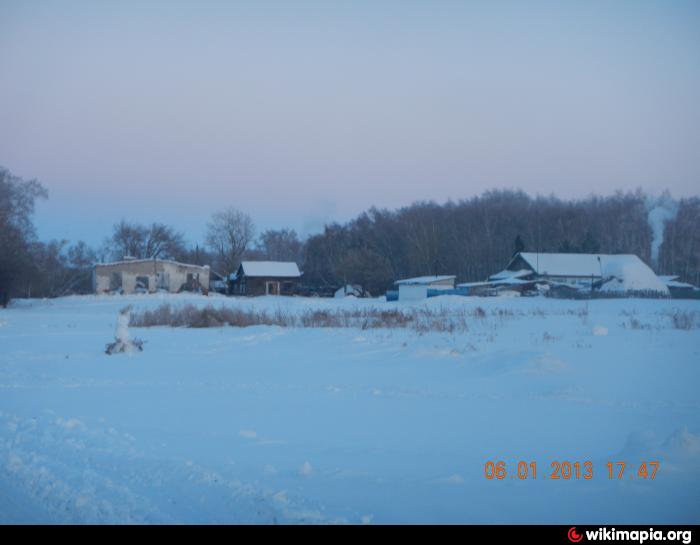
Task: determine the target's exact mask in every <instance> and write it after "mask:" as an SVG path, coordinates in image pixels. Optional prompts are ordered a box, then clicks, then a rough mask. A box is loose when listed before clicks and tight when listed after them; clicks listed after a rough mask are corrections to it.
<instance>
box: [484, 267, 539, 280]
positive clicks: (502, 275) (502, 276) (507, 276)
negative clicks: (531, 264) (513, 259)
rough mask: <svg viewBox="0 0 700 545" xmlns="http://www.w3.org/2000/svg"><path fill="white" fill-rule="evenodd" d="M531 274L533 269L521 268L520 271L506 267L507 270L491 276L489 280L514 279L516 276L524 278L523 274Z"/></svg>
mask: <svg viewBox="0 0 700 545" xmlns="http://www.w3.org/2000/svg"><path fill="white" fill-rule="evenodd" d="M531 274H532V271H529V270H527V269H520V270H519V271H509V270H507V269H506V270H505V271H501V272H499V273H496V274H493V275H491V276H489V280H513V279H515V278H522V277H523V276H529V275H531Z"/></svg>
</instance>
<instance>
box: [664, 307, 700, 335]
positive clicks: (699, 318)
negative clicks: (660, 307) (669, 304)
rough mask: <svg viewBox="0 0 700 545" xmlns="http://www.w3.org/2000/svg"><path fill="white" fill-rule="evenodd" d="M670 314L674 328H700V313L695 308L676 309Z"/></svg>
mask: <svg viewBox="0 0 700 545" xmlns="http://www.w3.org/2000/svg"><path fill="white" fill-rule="evenodd" d="M668 314H669V316H670V317H671V323H672V324H673V328H674V329H682V330H684V331H689V330H691V329H700V313H699V312H697V311H695V310H674V311H672V312H669V313H668Z"/></svg>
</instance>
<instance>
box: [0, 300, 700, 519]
mask: <svg viewBox="0 0 700 545" xmlns="http://www.w3.org/2000/svg"><path fill="white" fill-rule="evenodd" d="M164 300H165V301H169V302H172V303H175V304H177V303H178V302H184V301H187V302H192V303H194V304H198V305H199V304H201V305H204V304H209V303H215V304H217V305H218V304H225V305H243V306H254V307H256V308H266V309H268V310H271V311H274V310H276V309H277V308H282V309H284V310H285V311H288V312H298V311H300V310H303V309H305V308H310V307H319V308H339V307H340V308H351V307H353V306H362V305H364V306H377V307H381V308H387V307H390V306H394V307H399V308H403V307H402V305H405V304H401V303H386V302H383V301H378V300H369V301H368V300H353V299H346V300H340V301H338V300H319V299H302V298H279V297H263V298H257V299H245V300H241V299H226V298H214V297H212V298H205V297H198V296H133V297H109V296H104V297H69V298H63V299H57V300H51V301H38V300H34V301H19V302H17V303H16V304H15V305H14V306H13V307H11V308H9V309H7V310H0V522H147V523H149V522H156V523H157V522H205V523H208V522H262V523H274V522H280V523H286V522H291V523H305V522H313V523H316V522H318V523H332V522H349V523H387V522H465V523H492V522H508V523H532V522H544V523H567V524H568V523H571V524H574V523H576V524H586V523H603V522H609V523H617V524H619V523H622V522H627V523H635V522H636V523H656V524H658V523H662V522H664V523H680V522H694V523H698V522H700V396H699V395H698V386H699V385H700V329H698V327H697V323H696V324H695V326H694V327H693V328H692V329H689V330H683V329H676V328H674V326H673V323H672V320H671V318H670V317H669V315H668V314H669V312H671V311H672V310H673V309H681V310H683V311H690V312H696V313H697V312H700V302H697V301H656V300H596V301H591V302H588V303H587V302H580V301H555V300H547V299H541V298H527V299H526V298H522V299H521V298H513V299H496V298H492V299H478V298H461V297H439V298H435V299H431V300H430V301H428V302H427V303H425V302H423V303H415V304H416V305H421V304H423V305H424V304H427V305H430V306H433V307H440V306H444V307H445V308H448V309H454V308H455V307H458V306H462V305H464V306H466V307H467V308H469V309H473V308H475V307H477V306H481V307H483V308H484V309H485V310H486V313H487V316H486V318H481V319H479V318H473V319H471V321H470V323H469V331H468V332H466V333H454V334H449V333H439V334H438V333H429V334H423V335H420V334H418V333H416V332H415V331H411V330H381V329H377V330H366V331H363V330H359V329H283V328H278V327H266V326H256V327H250V328H243V329H239V328H230V327H225V328H216V329H197V330H195V329H172V328H167V327H158V328H151V329H134V328H132V329H131V334H132V335H134V336H138V337H141V338H142V339H144V340H145V341H146V343H145V345H144V352H142V353H135V354H129V355H114V356H107V355H105V354H104V348H105V344H106V343H107V342H109V341H111V340H113V335H114V329H115V323H116V321H117V315H118V310H119V309H120V308H122V307H123V306H124V305H126V304H127V303H131V304H134V306H135V307H136V308H137V309H138V308H148V307H155V306H157V305H158V304H160V303H161V302H163V301H164ZM498 309H503V310H512V311H513V315H506V316H501V317H499V316H497V315H494V314H493V313H492V311H494V310H498ZM472 322H473V323H472ZM488 460H493V461H499V460H503V461H506V462H507V463H508V465H509V468H511V467H512V466H513V465H514V464H515V463H516V462H517V461H518V460H525V461H528V462H530V461H536V462H537V463H538V469H539V471H540V472H541V473H543V474H546V473H549V472H550V463H551V461H553V460H562V461H563V460H569V461H571V462H572V463H573V462H575V461H581V462H582V461H585V460H590V461H592V463H593V465H594V472H595V473H594V477H593V479H591V480H583V479H580V480H552V479H546V478H539V479H537V480H532V479H528V480H522V481H521V480H518V479H511V478H506V479H504V480H487V479H485V478H484V464H485V462H487V461H488ZM651 460H660V461H661V467H660V469H659V471H658V473H657V475H656V478H655V479H654V480H653V481H651V480H644V479H640V478H638V477H636V472H632V471H630V475H632V474H633V473H634V475H632V476H628V477H625V478H623V479H622V480H617V479H613V480H611V479H609V478H608V476H607V468H606V465H605V464H606V463H607V462H608V461H626V462H628V463H629V464H631V465H632V464H636V465H638V464H639V463H640V462H641V461H651Z"/></svg>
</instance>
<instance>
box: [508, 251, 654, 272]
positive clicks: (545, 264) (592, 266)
mask: <svg viewBox="0 0 700 545" xmlns="http://www.w3.org/2000/svg"><path fill="white" fill-rule="evenodd" d="M519 255H520V257H522V258H523V259H524V260H525V262H527V263H528V265H530V267H532V270H533V271H535V272H536V273H538V274H541V275H548V276H596V277H598V278H600V277H601V276H606V274H605V268H606V267H620V266H622V265H623V264H627V265H629V264H632V263H634V264H635V266H637V267H645V268H647V269H649V267H648V266H647V265H645V264H644V262H643V261H642V260H641V259H639V258H638V257H637V256H636V255H634V254H613V255H611V254H556V253H552V254H549V253H539V254H538V253H535V252H521V253H520V254H519ZM649 271H650V272H651V269H649ZM654 276H656V275H654Z"/></svg>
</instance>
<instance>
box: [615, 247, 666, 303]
mask: <svg viewBox="0 0 700 545" xmlns="http://www.w3.org/2000/svg"><path fill="white" fill-rule="evenodd" d="M602 257H605V258H614V259H601V261H602V264H603V277H604V278H609V277H613V278H614V279H615V280H616V281H617V283H614V282H613V283H611V282H607V283H606V284H604V285H603V286H602V288H601V290H603V291H618V290H622V291H629V290H640V291H656V292H660V293H666V294H668V293H669V291H668V287H666V284H664V282H662V281H661V280H660V279H659V277H658V276H656V274H655V273H654V271H652V270H651V269H650V268H649V267H648V266H647V265H646V264H645V263H644V262H643V261H642V260H641V259H639V258H638V257H637V256H636V255H616V256H602Z"/></svg>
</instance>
